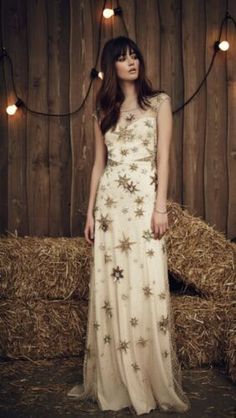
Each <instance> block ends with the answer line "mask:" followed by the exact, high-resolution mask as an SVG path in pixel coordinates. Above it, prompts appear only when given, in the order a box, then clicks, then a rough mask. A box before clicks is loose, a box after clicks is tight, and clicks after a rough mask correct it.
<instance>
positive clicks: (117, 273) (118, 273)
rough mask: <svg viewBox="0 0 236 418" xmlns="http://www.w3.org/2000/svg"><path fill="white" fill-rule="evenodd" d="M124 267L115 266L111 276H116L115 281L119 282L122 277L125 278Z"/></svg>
mask: <svg viewBox="0 0 236 418" xmlns="http://www.w3.org/2000/svg"><path fill="white" fill-rule="evenodd" d="M123 271H124V270H123V269H120V267H119V266H117V267H116V268H114V267H113V270H112V273H111V276H112V277H114V282H118V281H119V280H120V279H121V278H124V276H123Z"/></svg>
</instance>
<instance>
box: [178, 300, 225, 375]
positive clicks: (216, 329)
mask: <svg viewBox="0 0 236 418" xmlns="http://www.w3.org/2000/svg"><path fill="white" fill-rule="evenodd" d="M171 304H172V309H173V316H174V322H175V333H176V344H177V352H178V357H179V359H180V361H181V363H182V366H183V367H185V368H194V367H201V366H205V365H217V364H221V363H223V360H224V341H225V329H226V327H227V325H228V323H229V322H230V320H231V311H232V307H231V306H229V303H228V302H219V301H213V300H204V299H202V298H199V297H192V296H184V295H183V296H174V295H171Z"/></svg>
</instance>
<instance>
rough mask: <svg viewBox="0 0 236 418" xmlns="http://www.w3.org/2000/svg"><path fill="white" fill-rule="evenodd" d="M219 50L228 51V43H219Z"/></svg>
mask: <svg viewBox="0 0 236 418" xmlns="http://www.w3.org/2000/svg"><path fill="white" fill-rule="evenodd" d="M219 48H220V49H221V51H227V50H228V49H229V42H228V41H222V42H220V43H219Z"/></svg>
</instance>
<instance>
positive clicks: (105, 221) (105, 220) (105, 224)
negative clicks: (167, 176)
mask: <svg viewBox="0 0 236 418" xmlns="http://www.w3.org/2000/svg"><path fill="white" fill-rule="evenodd" d="M98 222H99V223H100V225H99V229H102V230H103V231H104V232H106V231H107V230H108V229H109V227H110V224H111V222H112V220H111V219H109V217H108V215H106V216H103V215H102V214H101V218H100V219H98Z"/></svg>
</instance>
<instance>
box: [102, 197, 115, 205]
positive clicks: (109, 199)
mask: <svg viewBox="0 0 236 418" xmlns="http://www.w3.org/2000/svg"><path fill="white" fill-rule="evenodd" d="M115 203H116V201H115V200H114V199H112V197H110V196H108V197H107V198H106V203H104V204H105V206H107V207H108V208H111V207H112V206H114V205H115Z"/></svg>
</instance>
